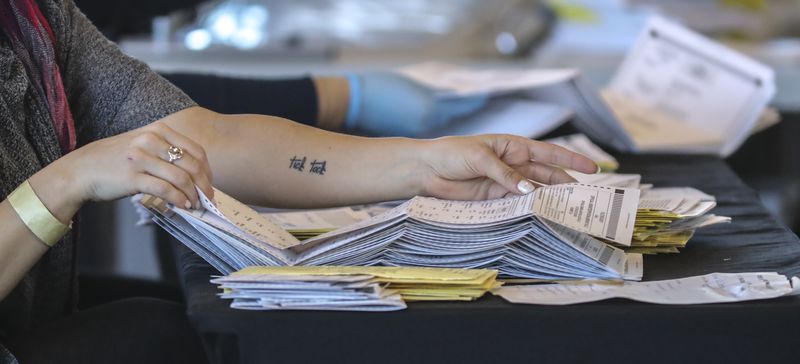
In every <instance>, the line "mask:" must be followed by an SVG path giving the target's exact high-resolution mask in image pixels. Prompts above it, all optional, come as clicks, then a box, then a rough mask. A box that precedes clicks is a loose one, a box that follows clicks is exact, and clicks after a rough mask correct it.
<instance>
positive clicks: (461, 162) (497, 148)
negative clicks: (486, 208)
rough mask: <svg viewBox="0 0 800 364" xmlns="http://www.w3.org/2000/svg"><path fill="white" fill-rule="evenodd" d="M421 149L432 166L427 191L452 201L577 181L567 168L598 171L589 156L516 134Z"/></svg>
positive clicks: (426, 178)
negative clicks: (538, 183)
mask: <svg viewBox="0 0 800 364" xmlns="http://www.w3.org/2000/svg"><path fill="white" fill-rule="evenodd" d="M427 143H429V144H428V145H426V148H425V149H424V150H422V151H421V153H422V158H423V159H424V161H425V164H426V165H427V166H428V171H426V173H425V174H423V176H424V178H423V179H424V180H423V187H422V191H423V193H424V194H426V195H430V196H435V197H439V198H445V199H451V200H483V199H494V198H500V197H504V196H506V195H508V194H525V193H529V192H531V191H533V188H534V186H533V184H531V183H530V182H529V181H528V179H531V180H534V181H537V182H541V183H544V184H556V183H566V182H574V179H573V178H572V177H570V176H569V175H568V174H567V173H566V172H564V170H563V169H562V168H569V169H573V170H576V171H578V172H582V173H597V171H598V167H597V165H596V164H595V163H594V162H593V161H592V160H591V159H589V158H586V157H584V156H583V155H580V154H578V153H573V152H571V151H569V150H566V149H564V148H562V147H559V146H556V145H553V144H549V143H544V142H539V141H535V140H530V139H526V138H523V137H519V136H514V135H502V134H500V135H479V136H473V137H446V138H439V139H434V140H431V141H428V142H427Z"/></svg>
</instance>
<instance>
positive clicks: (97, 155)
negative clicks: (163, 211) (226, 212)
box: [53, 122, 213, 208]
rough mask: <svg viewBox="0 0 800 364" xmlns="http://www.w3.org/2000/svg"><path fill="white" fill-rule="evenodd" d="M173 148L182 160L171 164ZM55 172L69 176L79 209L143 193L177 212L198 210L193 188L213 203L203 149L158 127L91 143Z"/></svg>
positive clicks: (59, 163)
mask: <svg viewBox="0 0 800 364" xmlns="http://www.w3.org/2000/svg"><path fill="white" fill-rule="evenodd" d="M171 146H177V147H179V148H181V149H182V150H183V156H182V157H181V158H180V159H177V160H175V161H174V162H172V163H170V162H169V154H168V149H169V148H170V147H171ZM53 166H54V167H57V168H59V169H60V171H59V173H61V174H62V175H68V176H72V181H74V183H73V186H74V189H75V196H76V197H75V198H76V199H77V201H76V202H77V203H78V204H82V203H83V202H85V201H89V200H93V201H107V200H113V199H117V198H121V197H125V196H129V195H132V194H135V193H139V192H144V193H148V194H151V195H154V196H158V197H161V198H163V199H164V200H166V201H168V202H171V203H173V204H175V205H176V206H180V207H185V208H191V207H192V206H194V207H195V208H197V207H199V206H200V203H199V196H198V194H197V190H196V189H195V185H197V186H199V187H200V189H201V190H202V191H203V193H205V194H206V195H207V196H208V197H209V198H212V197H213V190H212V188H211V180H212V174H211V168H210V167H209V164H208V159H207V158H206V153H205V151H204V150H203V147H202V146H200V145H199V144H197V143H195V142H194V141H192V140H191V139H189V138H187V137H186V136H184V135H182V134H180V133H178V132H176V131H175V130H173V129H172V128H170V127H169V126H167V125H166V124H164V123H160V122H156V123H153V124H150V125H148V126H145V127H143V128H140V129H136V130H132V131H129V132H127V133H124V134H120V135H117V136H114V137H110V138H106V139H101V140H98V141H95V142H93V143H91V144H88V145H86V146H84V147H82V148H79V149H77V150H75V151H74V152H72V153H69V154H67V155H66V156H64V157H63V158H61V159H59V160H58V161H56V162H55V163H53Z"/></svg>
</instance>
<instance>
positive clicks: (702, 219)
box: [625, 187, 731, 254]
mask: <svg viewBox="0 0 800 364" xmlns="http://www.w3.org/2000/svg"><path fill="white" fill-rule="evenodd" d="M715 206H716V200H715V199H714V196H711V195H708V194H705V193H703V192H701V191H698V190H696V189H694V188H691V187H679V188H674V187H670V188H652V189H649V190H646V191H643V193H642V195H641V197H640V200H639V209H638V210H637V213H636V223H635V224H634V229H633V239H632V241H631V246H630V247H627V248H625V249H626V251H627V252H629V253H642V254H659V253H678V252H679V251H680V250H679V249H680V248H683V247H685V246H686V243H688V242H689V239H691V238H692V236H694V232H695V230H697V229H698V228H701V227H704V226H709V225H713V224H719V223H724V222H730V221H731V219H730V218H729V217H725V216H717V215H713V214H709V213H708V212H709V211H710V210H711V209H713V208H714V207H715Z"/></svg>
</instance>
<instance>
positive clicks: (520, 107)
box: [420, 98, 572, 138]
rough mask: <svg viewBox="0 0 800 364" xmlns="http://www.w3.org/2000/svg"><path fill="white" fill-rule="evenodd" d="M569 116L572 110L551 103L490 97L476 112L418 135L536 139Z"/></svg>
mask: <svg viewBox="0 0 800 364" xmlns="http://www.w3.org/2000/svg"><path fill="white" fill-rule="evenodd" d="M570 117H572V111H570V110H569V109H568V108H565V107H563V106H559V105H556V104H552V103H544V102H539V101H534V100H527V99H519V98H506V99H502V98H501V99H493V100H490V101H489V102H488V105H487V106H485V107H484V108H482V109H481V110H479V111H478V112H477V113H475V114H473V115H469V116H466V117H463V118H459V119H456V120H453V121H452V122H450V123H448V124H447V125H445V126H443V127H441V128H437V129H433V130H429V131H426V132H425V133H423V134H422V135H420V137H423V138H438V137H443V136H448V135H478V134H514V135H521V136H524V137H529V138H535V137H538V136H541V135H544V134H547V133H549V132H551V131H552V130H553V129H555V128H557V127H559V126H561V125H562V124H564V123H566V122H567V120H569V118H570Z"/></svg>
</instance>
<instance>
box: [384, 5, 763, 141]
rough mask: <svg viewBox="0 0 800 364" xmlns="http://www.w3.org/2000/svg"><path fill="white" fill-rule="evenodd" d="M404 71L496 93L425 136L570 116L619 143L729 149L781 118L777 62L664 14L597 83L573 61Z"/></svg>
mask: <svg viewBox="0 0 800 364" xmlns="http://www.w3.org/2000/svg"><path fill="white" fill-rule="evenodd" d="M398 72H400V73H401V74H403V75H405V76H407V77H409V78H411V79H413V80H415V81H416V82H419V83H422V84H424V85H426V86H428V87H431V88H433V89H435V90H437V91H438V94H439V95H440V97H445V96H447V95H453V96H457V97H460V96H474V95H489V96H490V99H489V103H488V107H486V108H484V109H483V110H481V111H479V112H478V113H477V114H475V115H471V116H468V117H466V118H464V119H462V120H458V121H456V122H453V123H450V124H448V125H447V126H446V127H443V128H442V129H441V130H434V131H431V132H430V133H429V135H425V136H427V137H436V136H442V135H453V134H480V133H511V134H518V135H522V136H526V137H533V138H536V137H540V136H542V135H544V134H545V133H547V132H549V131H551V130H552V129H554V128H556V127H558V126H559V125H561V124H562V123H564V122H566V121H567V120H570V117H572V120H573V122H574V125H575V126H576V127H577V128H578V129H579V130H581V132H583V133H585V134H587V135H589V136H590V137H591V138H592V139H593V140H595V141H596V142H598V143H601V144H603V145H607V146H611V147H614V148H615V149H617V150H620V151H626V152H660V153H697V154H717V155H720V156H728V155H730V154H731V153H733V152H734V151H735V150H736V149H737V148H738V147H739V146H740V145H741V144H742V143H743V142H744V140H746V139H747V137H748V136H749V135H751V134H752V133H753V132H755V131H756V130H758V129H759V128H761V126H762V125H764V126H768V125H771V124H772V123H775V122H777V119H778V116H777V114H776V113H775V112H774V111H773V110H770V109H768V108H767V105H768V103H769V101H770V99H771V98H772V96H773V95H774V93H775V80H774V75H773V71H772V70H771V69H769V68H768V67H766V66H764V65H762V64H760V63H758V62H756V61H754V60H752V59H749V58H747V57H745V56H744V55H742V54H739V53H737V52H736V51H734V50H732V49H730V48H727V47H725V46H723V45H721V44H719V43H717V42H714V41H712V40H710V39H708V38H705V37H703V36H702V35H700V34H697V33H694V32H692V31H691V30H688V29H686V28H684V27H683V26H681V25H679V24H676V23H674V22H671V21H669V20H667V19H665V18H662V17H659V16H654V17H653V18H652V19H651V20H650V21H649V22H648V23H647V24H646V26H645V27H644V29H642V32H641V35H640V36H639V38H638V41H637V42H636V44H634V46H633V47H632V48H631V49H630V51H629V52H628V54H627V56H626V58H625V61H624V62H623V63H622V64H621V65H620V66H619V68H618V69H617V72H616V73H615V76H614V77H613V79H612V81H611V82H610V83H609V84H608V85H607V86H606V87H605V88H603V89H602V90H601V91H600V92H597V90H594V89H592V88H590V87H588V86H587V85H586V84H585V83H584V82H583V81H582V80H581V79H580V77H579V76H580V73H579V72H578V71H577V70H571V69H565V70H547V69H534V70H531V69H511V68H508V69H499V70H492V69H485V68H482V69H466V68H460V67H456V66H452V65H446V64H438V63H424V64H419V65H412V66H409V67H406V68H403V69H401V70H399V71H398ZM731 105H736V107H730V106H731Z"/></svg>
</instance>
